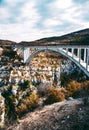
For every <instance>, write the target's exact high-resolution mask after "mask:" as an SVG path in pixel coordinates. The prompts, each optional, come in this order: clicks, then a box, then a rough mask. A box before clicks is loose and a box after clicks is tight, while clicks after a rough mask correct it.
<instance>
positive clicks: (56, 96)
mask: <svg viewBox="0 0 89 130" xmlns="http://www.w3.org/2000/svg"><path fill="white" fill-rule="evenodd" d="M64 99H65V95H64V94H63V93H62V92H61V91H60V90H59V89H57V88H54V87H50V88H49V89H48V95H47V98H46V100H45V104H52V103H55V102H60V101H63V100H64Z"/></svg>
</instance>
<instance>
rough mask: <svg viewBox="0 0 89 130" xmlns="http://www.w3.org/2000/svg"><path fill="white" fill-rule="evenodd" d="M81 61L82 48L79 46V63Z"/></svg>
mask: <svg viewBox="0 0 89 130" xmlns="http://www.w3.org/2000/svg"><path fill="white" fill-rule="evenodd" d="M80 62H81V48H79V63H80Z"/></svg>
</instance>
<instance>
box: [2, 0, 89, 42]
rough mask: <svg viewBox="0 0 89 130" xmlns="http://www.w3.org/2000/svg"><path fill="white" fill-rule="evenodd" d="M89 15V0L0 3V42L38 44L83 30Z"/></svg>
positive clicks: (34, 0)
mask: <svg viewBox="0 0 89 130" xmlns="http://www.w3.org/2000/svg"><path fill="white" fill-rule="evenodd" d="M85 7H86V9H85ZM88 12H89V1H88V0H79V1H77V0H67V2H66V0H62V1H61V0H51V2H50V0H43V1H41V0H39V2H38V1H37V0H31V1H30V2H29V1H28V0H27V1H25V0H23V1H21V0H19V2H18V0H13V1H12V2H11V1H10V0H0V34H1V35H0V39H6V40H10V41H15V42H21V41H34V40H39V39H42V38H48V37H57V36H62V35H66V34H69V33H71V32H75V31H78V30H83V29H86V28H89V15H88Z"/></svg>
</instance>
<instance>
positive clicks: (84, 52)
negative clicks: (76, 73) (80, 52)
mask: <svg viewBox="0 0 89 130" xmlns="http://www.w3.org/2000/svg"><path fill="white" fill-rule="evenodd" d="M84 62H86V48H85V49H84Z"/></svg>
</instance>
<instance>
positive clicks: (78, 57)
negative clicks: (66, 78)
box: [77, 48, 79, 58]
mask: <svg viewBox="0 0 89 130" xmlns="http://www.w3.org/2000/svg"><path fill="white" fill-rule="evenodd" d="M77 57H78V58H79V48H78V49H77Z"/></svg>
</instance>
